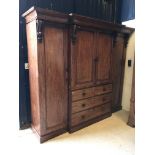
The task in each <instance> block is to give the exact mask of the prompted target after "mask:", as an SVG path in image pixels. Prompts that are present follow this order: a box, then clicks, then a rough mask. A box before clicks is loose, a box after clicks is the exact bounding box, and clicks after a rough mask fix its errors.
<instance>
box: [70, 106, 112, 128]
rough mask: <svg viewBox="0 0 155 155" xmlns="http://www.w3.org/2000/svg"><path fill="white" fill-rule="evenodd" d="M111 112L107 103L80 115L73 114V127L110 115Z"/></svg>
mask: <svg viewBox="0 0 155 155" xmlns="http://www.w3.org/2000/svg"><path fill="white" fill-rule="evenodd" d="M110 111H111V107H110V104H109V103H106V104H103V105H101V106H98V107H94V108H91V109H88V110H85V111H82V112H79V113H75V114H72V126H75V125H78V124H80V123H82V122H85V121H88V120H90V119H92V118H95V117H98V116H101V115H103V114H106V113H109V112H110Z"/></svg>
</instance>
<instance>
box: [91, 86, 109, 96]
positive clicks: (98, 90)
mask: <svg viewBox="0 0 155 155" xmlns="http://www.w3.org/2000/svg"><path fill="white" fill-rule="evenodd" d="M110 92H112V84H108V85H102V86H98V87H95V88H94V95H101V94H105V93H110Z"/></svg>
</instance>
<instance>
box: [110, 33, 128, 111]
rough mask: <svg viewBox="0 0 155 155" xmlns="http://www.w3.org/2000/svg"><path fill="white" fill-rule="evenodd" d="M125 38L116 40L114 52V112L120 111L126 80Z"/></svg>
mask: <svg viewBox="0 0 155 155" xmlns="http://www.w3.org/2000/svg"><path fill="white" fill-rule="evenodd" d="M125 55H126V51H125V49H124V38H123V36H118V37H117V38H116V43H115V47H114V49H113V52H112V81H113V101H112V109H113V112H115V111H117V110H120V109H121V108H122V107H121V99H122V88H123V78H124V76H123V75H124V66H125Z"/></svg>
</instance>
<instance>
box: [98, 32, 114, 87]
mask: <svg viewBox="0 0 155 155" xmlns="http://www.w3.org/2000/svg"><path fill="white" fill-rule="evenodd" d="M96 48H97V52H96V56H95V60H96V61H95V72H96V73H95V75H96V76H95V77H96V78H95V81H96V83H97V84H101V83H106V82H110V80H111V73H110V71H111V70H110V68H111V51H112V37H111V36H110V35H108V34H104V33H97V37H96Z"/></svg>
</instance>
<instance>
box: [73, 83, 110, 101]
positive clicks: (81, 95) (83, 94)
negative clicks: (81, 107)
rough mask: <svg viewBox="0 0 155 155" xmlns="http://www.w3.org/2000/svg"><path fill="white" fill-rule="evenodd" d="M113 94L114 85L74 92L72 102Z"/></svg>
mask: <svg viewBox="0 0 155 155" xmlns="http://www.w3.org/2000/svg"><path fill="white" fill-rule="evenodd" d="M110 92H112V84H108V85H102V86H96V87H91V88H86V89H82V90H76V91H72V101H77V100H80V99H85V98H89V97H93V96H96V95H101V94H105V93H110Z"/></svg>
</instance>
